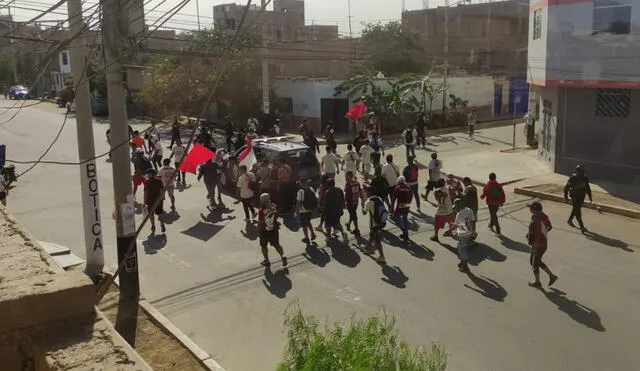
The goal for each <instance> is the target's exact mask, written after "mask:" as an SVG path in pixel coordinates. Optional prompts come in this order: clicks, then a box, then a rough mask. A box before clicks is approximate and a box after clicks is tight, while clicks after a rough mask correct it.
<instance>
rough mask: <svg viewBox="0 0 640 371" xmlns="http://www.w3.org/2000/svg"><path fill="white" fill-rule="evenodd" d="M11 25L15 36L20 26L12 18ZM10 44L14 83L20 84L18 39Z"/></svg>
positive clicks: (11, 40)
mask: <svg viewBox="0 0 640 371" xmlns="http://www.w3.org/2000/svg"><path fill="white" fill-rule="evenodd" d="M9 17H11V8H9ZM11 24H12V25H13V32H12V34H14V35H15V32H16V29H17V28H18V24H17V23H16V22H15V19H13V18H12V22H11ZM9 42H10V43H11V54H13V66H12V70H13V83H14V84H19V83H20V81H18V50H17V48H16V39H9Z"/></svg>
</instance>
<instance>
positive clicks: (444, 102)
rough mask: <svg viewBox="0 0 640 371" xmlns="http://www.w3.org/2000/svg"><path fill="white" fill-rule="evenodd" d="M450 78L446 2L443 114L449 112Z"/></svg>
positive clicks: (447, 1)
mask: <svg viewBox="0 0 640 371" xmlns="http://www.w3.org/2000/svg"><path fill="white" fill-rule="evenodd" d="M448 77H449V0H445V1H444V78H443V81H442V83H443V85H444V90H442V114H443V115H444V114H445V111H446V110H447V79H448Z"/></svg>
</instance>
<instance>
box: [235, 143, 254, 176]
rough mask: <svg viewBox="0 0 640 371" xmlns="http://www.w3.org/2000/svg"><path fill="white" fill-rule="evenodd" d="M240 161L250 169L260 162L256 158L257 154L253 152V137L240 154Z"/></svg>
mask: <svg viewBox="0 0 640 371" xmlns="http://www.w3.org/2000/svg"><path fill="white" fill-rule="evenodd" d="M238 162H239V163H240V166H242V165H244V166H246V167H247V169H248V170H251V167H253V165H254V164H257V163H258V159H256V154H255V153H254V152H253V145H252V144H251V139H247V146H246V147H245V149H244V150H243V151H242V152H240V154H239V155H238Z"/></svg>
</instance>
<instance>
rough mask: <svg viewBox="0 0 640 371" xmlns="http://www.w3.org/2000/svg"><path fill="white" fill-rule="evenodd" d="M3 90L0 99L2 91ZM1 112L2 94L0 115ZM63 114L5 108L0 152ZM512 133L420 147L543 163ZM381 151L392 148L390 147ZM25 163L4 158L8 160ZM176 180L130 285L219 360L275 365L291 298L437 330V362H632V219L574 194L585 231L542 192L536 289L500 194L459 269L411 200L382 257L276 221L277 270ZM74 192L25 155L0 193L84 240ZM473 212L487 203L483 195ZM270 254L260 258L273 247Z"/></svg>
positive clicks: (412, 331) (250, 239)
mask: <svg viewBox="0 0 640 371" xmlns="http://www.w3.org/2000/svg"><path fill="white" fill-rule="evenodd" d="M12 104H13V102H8V101H0V106H1V107H7V106H8V107H10V106H11V105H12ZM13 113H14V111H13V110H6V109H1V110H0V123H2V122H4V121H5V120H7V119H8V118H10V117H11V116H12V115H13ZM63 119H64V113H63V112H62V111H61V110H59V109H57V108H56V107H55V106H54V105H51V104H46V103H45V104H41V105H36V106H34V107H29V108H24V109H22V110H20V112H19V114H18V115H17V116H16V117H15V118H14V119H13V120H11V121H9V122H8V123H6V124H0V143H3V144H7V147H8V148H7V158H9V159H12V160H33V159H36V158H38V157H39V155H40V154H41V153H42V152H43V151H44V149H45V148H46V147H47V146H48V145H49V144H50V143H51V141H52V139H53V138H54V136H55V135H56V133H57V131H58V130H59V129H60V126H61V124H62V123H63ZM106 127H107V125H106V124H104V123H99V122H96V123H95V125H94V129H95V143H96V148H97V151H98V152H100V153H101V152H104V151H106V150H107V145H106V142H105V140H104V131H105V130H106ZM517 133H518V134H520V133H521V130H520V128H518V131H517ZM511 136H512V129H511V128H509V127H506V128H496V129H490V130H483V131H481V132H479V133H478V134H477V139H478V140H477V141H473V142H471V141H469V140H467V139H466V138H465V136H464V135H462V134H452V135H446V136H442V137H438V138H433V142H434V146H432V148H434V149H437V150H438V152H440V153H441V158H443V160H444V164H445V170H448V171H454V172H455V173H456V174H459V175H467V174H479V175H478V176H481V175H482V174H486V173H488V172H489V171H492V170H497V172H498V174H499V177H501V179H516V178H518V177H520V173H519V172H521V171H522V168H526V169H527V172H529V173H530V172H534V173H537V172H542V171H545V170H544V169H545V168H544V167H542V166H538V165H537V163H536V162H535V161H533V160H531V159H532V156H531V155H530V154H514V155H513V156H510V155H504V154H498V153H497V151H498V150H500V149H503V148H507V147H509V145H510V142H511ZM518 136H519V137H520V135H518ZM519 140H520V138H519ZM76 141H77V138H76V133H75V120H74V119H73V118H69V119H68V120H67V123H66V125H65V128H64V130H63V131H62V133H61V135H60V139H59V140H58V141H57V142H56V144H55V145H54V146H53V148H52V150H51V152H50V153H49V154H48V156H47V157H46V158H45V159H47V160H55V161H76V160H77V145H76ZM390 152H391V153H394V154H395V155H396V158H402V157H403V156H404V149H403V148H398V149H395V150H391V151H390ZM427 156H428V154H427V153H426V152H424V151H421V152H420V153H419V157H418V159H419V160H420V162H422V163H426V158H427ZM518 156H520V157H518ZM399 162H400V163H401V164H402V165H403V164H404V160H399ZM448 166H449V169H451V170H449V169H448V168H447V167H448ZM24 169H25V165H18V166H17V170H18V172H21V171H22V170H24ZM98 171H99V181H100V197H101V205H102V219H103V231H104V234H103V236H104V243H105V253H106V257H107V262H108V265H110V266H114V265H115V264H116V261H115V256H116V253H115V231H114V226H113V221H112V220H111V212H112V211H113V202H112V199H113V198H112V197H113V188H112V183H111V178H112V177H111V164H109V163H107V162H105V161H102V160H100V161H99V163H98ZM532 175H539V174H532ZM187 180H188V183H189V184H190V187H189V188H188V189H186V190H184V191H183V192H180V193H178V194H177V198H178V214H175V215H173V216H172V219H173V221H172V223H171V224H170V225H169V226H168V233H167V243H166V244H162V241H161V240H160V239H158V238H147V236H146V235H145V236H140V239H139V245H138V248H139V255H140V257H139V262H140V275H141V285H142V291H143V295H144V296H145V297H146V298H147V299H149V300H150V301H151V302H152V303H153V304H154V305H156V306H157V307H158V309H160V311H161V312H163V313H164V314H165V315H166V316H167V317H168V318H169V319H171V320H172V321H173V322H174V323H175V324H176V325H177V326H178V327H179V328H181V329H182V330H183V331H184V332H185V333H187V334H188V335H189V336H191V337H192V338H193V340H194V341H196V342H197V343H198V344H199V345H201V346H202V347H203V348H204V349H205V350H206V351H207V352H209V353H210V354H211V355H213V356H214V358H216V359H217V360H218V362H219V363H220V364H221V365H222V366H224V367H225V368H226V369H227V370H230V371H235V370H272V369H274V366H275V365H276V363H277V362H278V360H279V359H280V357H281V354H282V350H283V346H284V344H285V340H286V339H285V334H284V330H283V327H282V322H283V312H284V310H285V309H286V308H287V307H288V306H289V305H290V304H291V303H293V302H295V301H298V302H299V304H300V306H301V307H302V309H303V310H304V311H305V312H306V313H309V314H313V315H316V316H317V317H319V318H321V319H326V320H328V321H341V320H345V319H348V318H349V317H350V315H351V314H352V313H356V315H357V316H366V315H370V314H375V313H377V312H379V311H381V310H382V308H384V310H385V311H386V312H387V313H391V314H394V315H395V316H396V317H397V319H398V323H399V326H400V328H401V331H402V333H401V334H402V337H403V338H404V339H406V340H408V341H410V342H413V343H418V344H425V345H428V344H430V343H431V342H440V343H442V344H444V345H445V347H446V349H447V352H448V354H449V366H450V367H449V369H451V370H581V371H583V370H633V369H637V368H638V366H637V364H638V363H637V360H636V357H635V354H634V349H635V348H636V341H635V340H637V339H638V335H637V334H638V332H639V331H640V316H637V315H634V314H633V313H635V312H636V308H638V306H639V305H640V289H639V288H638V282H640V270H639V269H638V266H639V264H640V257H639V254H638V247H639V246H640V234H638V233H637V232H633V231H634V228H637V220H632V219H626V218H622V217H617V216H612V215H604V214H598V213H596V212H593V211H590V210H586V211H585V212H584V213H585V216H584V217H585V220H586V221H587V223H588V226H589V227H590V228H591V229H592V230H593V232H594V234H591V235H589V236H583V235H581V234H580V233H579V232H578V231H577V230H575V229H572V228H569V227H568V226H567V225H566V224H565V223H564V221H565V220H566V215H567V213H568V212H569V209H568V207H567V206H566V205H558V204H552V203H545V204H544V206H545V210H546V211H547V213H548V214H549V216H550V218H551V220H552V221H553V223H554V226H555V229H554V231H553V232H552V233H551V247H550V250H549V252H548V253H547V255H546V256H545V257H546V261H547V263H548V265H549V266H550V267H551V268H552V269H553V270H554V271H555V272H556V274H558V275H559V276H560V279H559V280H558V282H557V284H556V285H555V288H554V289H551V290H545V291H538V290H534V289H531V288H529V287H528V286H527V282H528V281H529V280H530V279H531V278H532V277H531V270H530V267H529V265H528V257H529V255H528V250H527V247H526V246H525V245H524V242H525V239H524V235H525V233H526V223H527V221H528V211H527V210H526V208H525V204H526V201H527V200H526V199H524V198H520V197H517V196H516V195H511V194H510V195H508V197H509V200H508V202H507V204H506V205H505V208H504V209H503V212H502V213H503V215H502V219H501V221H502V224H503V232H504V234H505V238H503V239H499V238H497V237H495V236H493V235H491V234H490V233H489V232H488V231H486V230H485V229H484V228H482V229H481V230H480V236H479V242H480V243H481V245H480V247H479V248H478V249H476V250H475V251H474V253H473V255H472V266H471V270H472V272H473V275H471V276H467V275H463V274H461V273H459V272H458V271H457V269H456V264H457V258H456V256H455V255H454V253H453V252H451V251H450V248H452V246H454V244H453V241H451V240H448V241H447V240H446V239H443V242H444V243H445V245H439V244H435V243H433V242H431V241H429V240H428V238H429V236H430V233H431V231H432V229H431V227H430V226H429V224H428V223H429V222H430V221H431V220H432V219H431V216H432V215H433V211H434V210H433V207H432V206H426V207H423V211H424V212H425V214H426V215H418V214H414V215H412V221H413V222H414V223H415V224H414V229H415V230H414V231H413V232H412V234H411V238H412V240H413V241H414V243H413V244H411V245H410V246H409V248H402V247H401V245H400V243H399V240H398V239H397V238H396V237H395V236H396V235H397V234H398V233H399V231H398V230H397V228H394V227H391V228H390V231H389V232H390V233H389V234H388V235H387V239H388V244H387V246H386V251H385V252H386V254H387V260H388V263H389V266H388V267H385V268H381V267H380V266H378V265H377V264H376V263H375V262H374V261H372V260H371V259H370V258H369V257H367V256H365V255H363V254H361V253H359V252H358V251H356V250H355V249H347V248H345V247H344V246H342V245H341V244H336V243H327V242H325V241H324V238H323V237H319V239H318V241H317V247H318V248H314V249H310V250H308V251H305V248H304V246H303V244H302V243H301V242H300V241H299V240H300V238H301V233H300V232H294V231H291V230H289V228H283V232H282V237H281V239H282V243H283V246H284V248H285V250H286V252H287V254H288V255H289V257H290V258H289V261H290V268H289V272H288V274H284V272H283V271H282V270H281V269H280V265H279V263H278V264H274V266H273V267H272V270H273V273H268V272H265V271H264V270H263V269H262V268H261V267H260V266H259V264H258V263H259V262H260V260H261V256H260V252H259V248H258V246H257V239H256V231H255V229H254V227H253V226H252V225H249V224H246V223H245V222H244V221H243V219H244V217H243V213H242V210H241V207H240V205H236V204H234V200H233V199H231V198H228V197H227V198H225V203H226V204H227V206H229V207H230V208H231V209H235V210H234V211H232V212H230V213H225V214H223V215H218V214H209V212H208V211H207V210H206V209H205V207H204V201H205V198H204V194H205V191H204V187H203V186H202V185H201V184H198V183H197V182H195V179H194V178H193V176H192V177H191V179H189V178H188V179H187ZM79 193H80V186H79V174H78V168H77V167H76V166H60V165H39V166H37V167H35V168H34V169H33V170H32V171H31V172H29V173H27V174H26V175H25V176H24V177H23V178H21V179H20V181H19V182H18V183H17V184H16V188H15V189H14V190H13V191H12V192H11V194H10V198H9V204H8V208H9V210H10V212H11V213H12V214H14V215H15V216H16V217H17V218H18V219H19V220H20V221H21V222H22V223H24V225H25V226H26V227H27V229H28V230H29V231H30V232H31V233H32V234H33V235H34V236H35V237H36V238H37V239H38V240H41V241H47V242H53V243H57V244H60V245H64V246H68V247H70V248H71V249H72V250H73V251H74V252H75V253H76V254H77V255H80V256H83V255H84V247H83V241H84V239H83V230H82V219H81V218H82V216H81V215H82V211H81V205H80V195H79ZM139 197H140V196H139ZM481 218H482V219H483V220H486V219H487V213H486V210H481ZM484 223H485V222H484V221H483V222H481V223H480V226H482V225H483V224H484ZM361 224H362V225H363V227H364V221H361ZM294 229H295V228H294ZM361 229H363V230H364V228H361ZM147 231H148V229H147ZM351 243H352V244H353V243H354V241H353V240H352V241H351ZM272 257H273V260H274V262H275V261H276V260H277V259H275V252H273V254H272Z"/></svg>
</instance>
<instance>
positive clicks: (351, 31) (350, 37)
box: [347, 0, 353, 39]
mask: <svg viewBox="0 0 640 371" xmlns="http://www.w3.org/2000/svg"><path fill="white" fill-rule="evenodd" d="M347 7H348V8H349V39H353V29H352V28H351V18H353V17H351V0H347Z"/></svg>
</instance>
